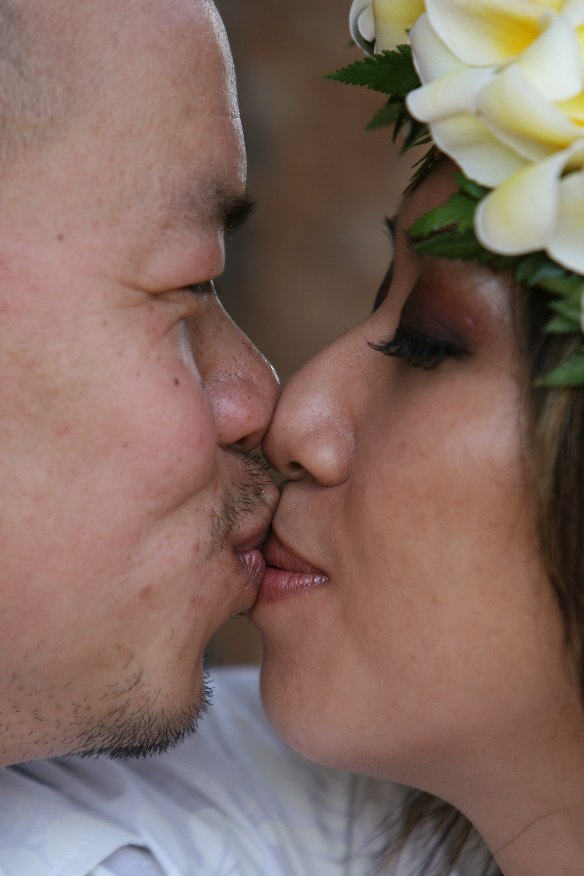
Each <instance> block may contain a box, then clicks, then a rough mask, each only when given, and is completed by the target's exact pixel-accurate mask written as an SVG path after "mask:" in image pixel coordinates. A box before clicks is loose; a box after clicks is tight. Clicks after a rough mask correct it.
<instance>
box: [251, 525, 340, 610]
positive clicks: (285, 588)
mask: <svg viewBox="0 0 584 876" xmlns="http://www.w3.org/2000/svg"><path fill="white" fill-rule="evenodd" d="M263 554H264V559H265V563H266V567H267V568H266V571H265V574H264V577H263V580H262V583H261V587H260V592H259V595H258V600H257V602H258V603H260V604H266V603H271V602H279V601H280V600H282V599H291V598H292V597H293V596H299V595H300V594H301V593H306V592H307V591H309V590H314V589H315V588H317V587H322V585H323V584H326V583H327V582H328V580H329V579H328V575H326V574H325V573H324V572H321V571H320V570H319V569H315V568H314V566H311V565H310V563H307V562H306V560H303V559H302V558H301V557H299V556H297V555H296V554H293V553H292V552H291V551H290V550H289V549H288V548H286V547H284V545H283V544H282V542H281V541H280V540H279V539H278V538H277V537H276V536H275V535H274V534H273V533H272V535H271V536H270V537H269V539H268V541H267V542H266V544H265V545H264V548H263ZM256 604H257V603H256Z"/></svg>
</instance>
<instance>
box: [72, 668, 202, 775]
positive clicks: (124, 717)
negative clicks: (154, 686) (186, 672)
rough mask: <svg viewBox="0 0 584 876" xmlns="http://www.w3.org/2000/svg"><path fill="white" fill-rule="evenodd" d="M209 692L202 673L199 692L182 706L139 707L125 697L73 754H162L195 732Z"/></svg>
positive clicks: (120, 756) (128, 756)
mask: <svg viewBox="0 0 584 876" xmlns="http://www.w3.org/2000/svg"><path fill="white" fill-rule="evenodd" d="M212 695H213V688H212V686H211V684H210V682H209V679H208V676H207V674H206V673H205V676H204V678H203V682H202V684H201V689H200V691H199V693H197V694H195V695H194V696H193V698H192V700H191V702H190V703H188V704H187V705H185V706H184V707H182V708H180V707H175V708H174V709H154V708H149V709H140V710H138V709H136V708H135V707H134V706H133V704H131V702H130V700H129V699H128V700H126V702H125V703H123V704H122V705H120V706H116V708H115V709H112V710H111V711H110V712H109V713H108V714H106V715H105V717H104V718H102V719H101V720H100V721H99V722H96V723H95V724H94V725H93V726H92V727H90V728H88V729H87V730H86V731H85V732H84V733H83V734H82V735H81V737H80V739H79V744H78V745H76V746H75V752H74V753H73V754H74V756H76V757H94V756H98V755H102V756H105V757H109V758H112V759H117V760H129V759H142V758H146V757H150V756H152V755H157V754H163V753H164V752H165V751H169V750H170V749H172V748H176V746H177V745H180V744H181V743H182V742H183V741H184V740H185V739H187V738H188V737H189V736H192V735H193V733H195V732H196V730H197V727H198V725H199V721H200V720H201V718H202V717H203V715H204V714H205V712H206V711H207V708H208V707H209V705H210V704H211V700H212Z"/></svg>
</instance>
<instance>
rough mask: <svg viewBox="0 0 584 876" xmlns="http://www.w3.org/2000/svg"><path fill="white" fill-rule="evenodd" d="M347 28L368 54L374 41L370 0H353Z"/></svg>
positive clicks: (373, 22)
mask: <svg viewBox="0 0 584 876" xmlns="http://www.w3.org/2000/svg"><path fill="white" fill-rule="evenodd" d="M349 28H350V30H351V36H352V37H353V39H354V40H355V42H356V43H357V45H358V46H359V47H360V48H361V49H363V51H364V52H366V53H367V54H370V53H371V50H372V47H373V43H374V41H375V20H374V18H373V2H372V0H353V2H352V4H351V11H350V12H349Z"/></svg>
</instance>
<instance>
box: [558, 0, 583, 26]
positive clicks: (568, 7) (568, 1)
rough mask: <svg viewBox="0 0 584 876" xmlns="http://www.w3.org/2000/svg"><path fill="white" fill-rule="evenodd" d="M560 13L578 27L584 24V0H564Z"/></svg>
mask: <svg viewBox="0 0 584 876" xmlns="http://www.w3.org/2000/svg"><path fill="white" fill-rule="evenodd" d="M560 12H561V13H562V15H565V16H567V17H568V18H569V19H570V21H571V22H572V24H575V25H576V27H580V26H581V25H582V24H584V0H564V2H563V3H562V5H561V7H560Z"/></svg>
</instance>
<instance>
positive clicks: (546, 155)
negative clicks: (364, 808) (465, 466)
mask: <svg viewBox="0 0 584 876" xmlns="http://www.w3.org/2000/svg"><path fill="white" fill-rule="evenodd" d="M350 26H351V33H352V35H353V38H354V40H355V42H357V43H358V45H360V46H361V48H363V49H364V51H365V52H366V53H367V54H368V55H369V57H367V58H365V59H364V60H361V61H357V62H356V63H354V64H351V65H350V66H349V67H345V68H344V69H343V70H339V71H337V72H336V73H332V74H330V77H329V78H332V79H338V80H340V81H342V82H346V83H348V84H353V85H363V86H366V87H367V88H371V89H373V90H375V91H379V92H381V93H383V94H384V95H386V96H387V101H386V104H385V106H384V107H383V108H382V109H381V111H380V112H379V113H377V115H376V116H375V117H374V118H373V120H372V122H371V123H370V125H369V128H370V129H371V128H379V127H382V126H383V125H393V126H394V138H395V137H397V135H398V134H400V133H401V134H402V136H403V138H404V148H405V149H407V148H410V147H413V146H419V145H420V144H429V149H428V151H427V153H426V155H425V156H424V158H423V159H422V160H421V161H420V162H418V164H417V166H416V169H415V174H414V178H413V180H412V185H413V184H415V183H416V182H417V181H418V180H419V179H420V178H421V177H422V176H423V175H424V174H425V173H426V172H428V170H429V169H430V168H431V166H432V165H433V164H434V163H435V162H436V161H437V159H438V157H439V155H440V153H444V154H445V155H447V156H449V157H450V158H451V159H452V160H453V161H454V163H455V164H456V165H457V166H458V168H459V170H460V172H459V173H458V174H457V180H458V185H459V191H458V192H457V193H456V194H454V195H453V196H452V197H451V198H450V199H449V200H448V201H447V202H446V203H445V204H444V205H442V206H440V207H438V208H436V209H434V210H432V211H430V212H429V213H427V214H426V215H424V216H422V218H421V219H419V220H418V221H417V222H416V223H415V224H414V225H413V227H412V228H411V229H410V231H411V234H412V236H413V238H414V239H415V240H416V241H417V249H418V250H420V251H422V252H426V253H431V254H433V255H437V256H440V257H442V258H448V259H466V260H474V261H478V262H479V263H481V264H489V265H491V266H492V267H493V268H495V269H496V270H510V271H512V272H513V275H514V277H515V279H516V281H517V282H519V283H522V284H524V285H526V286H528V287H536V286H537V287H540V288H543V289H544V290H546V291H548V292H550V293H552V295H553V298H552V300H551V308H552V311H553V313H554V316H553V318H552V319H551V320H550V322H549V323H548V325H547V326H546V332H549V333H557V334H573V333H575V332H577V333H582V332H584V303H583V293H584V0H353V3H352V7H351V14H350ZM543 382H544V384H545V385H547V386H552V387H573V386H584V340H583V342H582V345H581V346H580V348H579V350H578V352H577V353H575V354H573V355H572V356H571V357H570V358H569V359H567V360H566V361H565V362H564V363H562V364H561V365H560V366H558V367H557V368H555V369H554V370H553V371H552V372H551V373H550V374H548V375H547V376H546V377H545V379H544V381H543Z"/></svg>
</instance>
